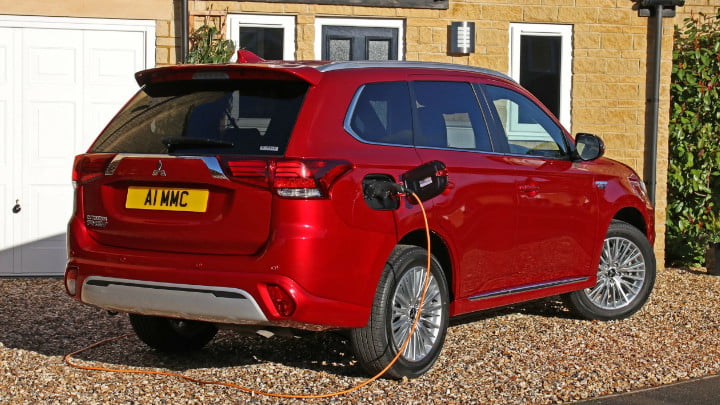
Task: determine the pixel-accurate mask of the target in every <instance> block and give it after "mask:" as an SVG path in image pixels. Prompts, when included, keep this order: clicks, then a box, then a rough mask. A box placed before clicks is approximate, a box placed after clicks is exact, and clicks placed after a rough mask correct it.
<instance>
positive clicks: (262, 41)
mask: <svg viewBox="0 0 720 405" xmlns="http://www.w3.org/2000/svg"><path fill="white" fill-rule="evenodd" d="M227 29H228V32H227V37H228V38H230V39H232V41H233V42H234V43H235V47H236V48H237V49H246V50H248V51H251V52H253V53H254V54H256V55H258V56H259V57H261V58H263V59H268V60H278V59H282V60H294V59H295V17H294V16H280V15H258V14H230V15H228V18H227ZM235 58H236V56H234V57H233V60H235Z"/></svg>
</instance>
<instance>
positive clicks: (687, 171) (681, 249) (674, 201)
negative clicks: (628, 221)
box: [666, 12, 720, 265]
mask: <svg viewBox="0 0 720 405" xmlns="http://www.w3.org/2000/svg"><path fill="white" fill-rule="evenodd" d="M670 97H671V99H670V128H669V133H670V140H669V143H670V153H669V167H668V211H667V233H666V246H667V251H666V257H667V259H668V262H669V263H670V264H680V265H702V264H703V261H704V254H705V251H706V249H707V248H708V246H709V245H710V244H711V243H718V242H720V219H719V218H720V215H718V207H719V206H720V12H718V15H717V16H705V15H703V14H700V15H698V16H692V17H691V18H687V19H685V24H684V26H683V27H682V28H679V27H677V26H676V27H675V45H674V49H673V68H672V82H671V87H670Z"/></svg>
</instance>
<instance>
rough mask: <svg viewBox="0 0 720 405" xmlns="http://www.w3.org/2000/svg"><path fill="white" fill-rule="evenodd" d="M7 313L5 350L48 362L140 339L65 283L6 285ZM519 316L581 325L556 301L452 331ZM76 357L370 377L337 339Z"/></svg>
mask: <svg viewBox="0 0 720 405" xmlns="http://www.w3.org/2000/svg"><path fill="white" fill-rule="evenodd" d="M0 308H2V309H1V310H0V325H2V327H0V345H2V346H4V347H5V348H8V349H21V350H27V351H32V352H36V353H39V354H42V355H45V356H64V355H66V354H68V353H71V352H74V351H76V350H80V349H82V348H85V347H87V346H89V345H92V344H94V343H96V342H99V341H101V340H104V339H108V338H112V337H115V336H120V335H124V334H127V333H131V332H132V328H131V326H130V323H129V321H128V319H127V316H126V315H124V314H120V315H115V316H112V315H109V314H108V313H107V311H104V310H100V309H97V308H94V307H90V306H87V305H83V304H81V303H78V302H77V301H75V300H72V299H70V298H69V297H68V296H67V295H66V294H65V290H64V287H63V282H62V280H60V279H54V278H52V279H51V278H18V279H0ZM518 313H519V314H525V315H537V316H542V317H550V318H574V317H573V316H572V314H571V313H570V312H569V311H568V310H567V309H566V308H565V307H564V306H563V304H562V302H561V301H559V300H558V299H557V298H554V299H545V300H540V301H535V302H531V303H526V304H523V305H522V306H520V305H516V306H509V307H504V308H500V309H497V310H491V311H485V312H480V313H476V314H471V315H465V316H462V317H457V318H453V319H452V320H451V322H450V326H451V327H453V326H459V325H464V324H467V323H472V322H478V321H482V320H485V319H492V318H495V317H498V316H503V315H508V314H518ZM0 350H2V347H0ZM75 358H76V359H78V360H83V361H92V362H101V363H106V365H110V366H117V367H118V368H124V367H140V368H162V369H169V370H172V371H176V372H184V371H187V370H193V369H201V368H225V367H243V366H252V365H257V364H262V363H268V362H270V363H277V364H280V365H284V366H288V367H292V368H298V369H306V370H311V371H314V372H324V373H328V374H333V375H338V376H345V377H362V376H365V374H364V371H363V370H362V368H361V367H360V366H358V365H356V363H355V359H354V355H353V354H352V349H351V347H350V343H349V340H348V339H347V338H346V337H345V336H343V335H341V334H339V333H333V332H323V333H306V334H303V335H302V336H301V337H297V336H296V337H285V336H282V337H281V336H273V337H271V338H265V337H262V336H258V335H253V336H244V335H243V334H241V333H238V332H235V331H233V330H221V331H220V332H219V333H218V335H217V336H216V337H215V339H213V341H211V342H210V343H209V344H208V345H207V346H206V347H205V348H204V349H203V350H201V351H198V352H194V353H187V354H181V355H178V354H173V355H170V354H163V353H159V352H156V351H154V350H152V349H150V348H149V347H147V346H146V345H145V344H144V343H142V342H141V341H140V340H139V339H137V338H136V337H135V336H131V337H127V338H123V339H120V340H117V341H113V342H109V343H107V344H105V345H103V346H100V347H97V348H94V349H91V350H88V351H87V352H83V353H81V354H79V355H77V356H76V357H75Z"/></svg>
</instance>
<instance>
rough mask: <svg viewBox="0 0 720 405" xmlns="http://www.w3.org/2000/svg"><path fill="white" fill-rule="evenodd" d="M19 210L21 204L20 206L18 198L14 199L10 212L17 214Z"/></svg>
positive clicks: (20, 209)
mask: <svg viewBox="0 0 720 405" xmlns="http://www.w3.org/2000/svg"><path fill="white" fill-rule="evenodd" d="M20 211H22V206H20V200H15V206H14V207H13V208H12V212H13V214H17V213H18V212H20Z"/></svg>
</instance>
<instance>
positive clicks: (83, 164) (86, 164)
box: [72, 153, 115, 185]
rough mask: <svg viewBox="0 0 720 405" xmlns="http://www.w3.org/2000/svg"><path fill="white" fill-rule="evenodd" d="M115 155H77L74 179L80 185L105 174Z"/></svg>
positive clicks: (73, 172) (74, 182)
mask: <svg viewBox="0 0 720 405" xmlns="http://www.w3.org/2000/svg"><path fill="white" fill-rule="evenodd" d="M114 157H115V154H114V153H99V154H92V155H78V156H75V163H74V164H73V171H72V181H73V184H74V185H80V184H83V183H85V182H87V181H90V180H92V179H94V178H96V177H98V176H102V175H104V174H105V169H106V168H107V167H108V165H109V164H110V162H111V161H112V160H113V158H114Z"/></svg>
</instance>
